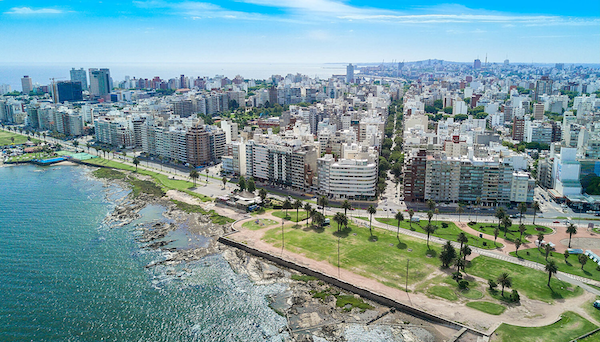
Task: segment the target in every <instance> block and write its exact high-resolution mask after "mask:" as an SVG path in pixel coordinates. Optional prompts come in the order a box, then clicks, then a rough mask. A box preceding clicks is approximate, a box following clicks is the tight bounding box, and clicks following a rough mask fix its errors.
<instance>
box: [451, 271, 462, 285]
mask: <svg viewBox="0 0 600 342" xmlns="http://www.w3.org/2000/svg"><path fill="white" fill-rule="evenodd" d="M462 278H463V275H462V273H460V272H458V271H456V272H454V273H452V279H454V281H456V282H457V283H459V282H460V281H461V280H462ZM459 284H460V283H459Z"/></svg>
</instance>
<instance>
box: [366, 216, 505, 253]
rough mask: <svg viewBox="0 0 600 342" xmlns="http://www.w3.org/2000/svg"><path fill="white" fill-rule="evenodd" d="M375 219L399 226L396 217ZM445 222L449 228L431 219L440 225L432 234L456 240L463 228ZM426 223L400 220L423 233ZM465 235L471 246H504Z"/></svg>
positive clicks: (406, 226) (404, 224) (486, 247)
mask: <svg viewBox="0 0 600 342" xmlns="http://www.w3.org/2000/svg"><path fill="white" fill-rule="evenodd" d="M367 220H368V219H367ZM375 220H377V221H379V222H381V223H386V224H389V225H390V226H394V227H397V226H398V221H397V220H396V219H392V218H390V219H388V218H382V217H377V218H375ZM445 223H447V224H448V228H442V222H440V221H431V224H433V225H435V226H438V229H437V230H436V231H435V233H433V234H432V235H433V236H437V237H440V238H442V239H446V240H451V241H456V238H457V237H458V234H460V233H461V232H463V231H462V229H460V228H458V227H457V226H456V225H455V224H454V223H452V222H445ZM426 225H427V220H424V221H421V222H419V223H416V222H413V223H412V225H411V224H410V223H409V222H407V221H402V222H400V228H404V229H410V228H411V226H412V228H413V229H414V230H415V231H417V232H419V233H423V234H425V231H424V230H423V227H424V226H426ZM463 233H464V232H463ZM465 235H466V236H467V237H468V238H469V242H468V244H469V245H471V246H475V247H479V248H484V249H494V248H497V247H502V246H503V245H502V244H501V243H499V242H498V243H497V244H494V241H492V240H488V239H483V238H480V237H477V236H474V235H471V234H469V233H465ZM484 243H485V245H484Z"/></svg>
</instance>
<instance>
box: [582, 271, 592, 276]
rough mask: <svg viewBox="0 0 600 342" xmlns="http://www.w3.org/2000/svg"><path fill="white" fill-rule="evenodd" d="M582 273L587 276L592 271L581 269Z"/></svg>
mask: <svg viewBox="0 0 600 342" xmlns="http://www.w3.org/2000/svg"><path fill="white" fill-rule="evenodd" d="M583 273H584V274H585V275H587V276H591V275H592V273H591V272H590V271H588V270H583Z"/></svg>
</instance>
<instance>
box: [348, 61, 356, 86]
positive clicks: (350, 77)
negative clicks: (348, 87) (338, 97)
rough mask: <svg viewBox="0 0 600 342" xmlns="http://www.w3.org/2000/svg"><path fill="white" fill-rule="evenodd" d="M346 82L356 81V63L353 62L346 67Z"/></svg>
mask: <svg viewBox="0 0 600 342" xmlns="http://www.w3.org/2000/svg"><path fill="white" fill-rule="evenodd" d="M346 83H354V65H352V63H350V64H348V66H347V67H346Z"/></svg>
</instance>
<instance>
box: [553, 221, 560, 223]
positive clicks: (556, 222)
mask: <svg viewBox="0 0 600 342" xmlns="http://www.w3.org/2000/svg"><path fill="white" fill-rule="evenodd" d="M552 223H560V221H553V222H552Z"/></svg>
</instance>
